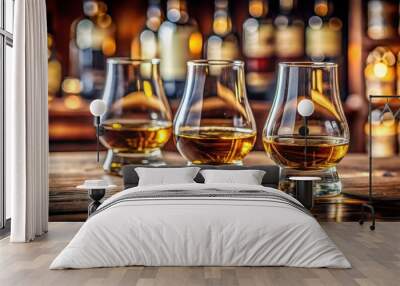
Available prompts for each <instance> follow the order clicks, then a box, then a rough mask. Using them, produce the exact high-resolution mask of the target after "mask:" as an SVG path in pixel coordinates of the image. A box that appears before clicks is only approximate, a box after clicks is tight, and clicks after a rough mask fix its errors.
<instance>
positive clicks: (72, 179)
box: [49, 151, 400, 221]
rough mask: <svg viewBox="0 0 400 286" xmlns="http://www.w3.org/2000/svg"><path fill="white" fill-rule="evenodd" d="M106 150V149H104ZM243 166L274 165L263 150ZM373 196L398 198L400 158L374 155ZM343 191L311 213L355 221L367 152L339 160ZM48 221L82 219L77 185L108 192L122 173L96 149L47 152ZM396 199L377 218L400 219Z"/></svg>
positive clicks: (176, 160)
mask: <svg viewBox="0 0 400 286" xmlns="http://www.w3.org/2000/svg"><path fill="white" fill-rule="evenodd" d="M102 155H104V154H102ZM164 156H165V161H166V162H167V164H170V165H183V164H185V163H186V162H185V160H184V159H183V158H182V157H181V156H180V155H179V154H177V153H174V152H165V153H164ZM244 164H245V165H262V164H273V162H272V161H271V160H270V159H269V158H268V157H267V155H266V154H265V153H264V152H258V151H256V152H251V153H250V154H249V155H248V156H247V157H246V158H245V159H244ZM374 168H375V171H374V180H373V181H374V191H375V193H374V195H375V197H376V198H378V199H380V200H385V199H386V200H388V199H397V198H399V199H400V157H395V158H391V159H389V160H388V159H376V160H374ZM338 172H339V175H340V177H341V178H342V183H343V190H344V191H343V192H344V193H345V194H350V195H357V196H361V197H364V199H359V198H355V197H353V196H348V195H340V196H336V197H331V198H321V199H317V201H316V204H315V208H314V209H313V213H314V215H315V216H316V217H317V218H318V219H319V220H321V221H355V220H358V219H359V213H360V205H361V204H362V203H363V202H365V196H366V195H367V193H368V158H367V156H366V155H365V154H348V155H347V156H346V157H345V158H344V159H343V160H342V162H340V163H339V165H338ZM49 178H50V220H52V221H84V220H85V219H86V211H87V205H88V198H87V194H86V191H84V190H77V189H76V186H77V185H79V184H81V183H82V182H83V181H84V180H88V179H99V178H102V179H105V180H107V181H109V182H110V183H113V184H115V185H117V186H118V188H117V189H115V190H113V191H111V192H108V193H107V195H106V197H108V196H110V195H112V194H113V193H115V192H118V191H121V190H122V178H121V177H118V176H112V175H108V174H106V173H104V171H103V169H102V166H101V165H100V164H97V163H96V156H95V153H94V152H62V153H61V152H60V153H50V174H49ZM398 210H399V204H387V203H381V204H379V203H378V204H377V211H378V213H377V216H378V218H390V219H400V212H399V211H398Z"/></svg>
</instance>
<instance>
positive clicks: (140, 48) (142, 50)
mask: <svg viewBox="0 0 400 286" xmlns="http://www.w3.org/2000/svg"><path fill="white" fill-rule="evenodd" d="M146 16H147V17H146V24H145V27H144V29H143V30H142V31H141V32H140V33H139V35H138V36H137V37H135V39H134V40H133V41H132V45H131V57H132V58H133V59H154V58H158V57H159V51H158V30H159V28H160V25H161V23H162V21H163V15H162V11H161V7H160V0H149V6H148V8H147V13H146Z"/></svg>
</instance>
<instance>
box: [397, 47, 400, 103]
mask: <svg viewBox="0 0 400 286" xmlns="http://www.w3.org/2000/svg"><path fill="white" fill-rule="evenodd" d="M396 74H397V94H398V95H399V94H400V52H399V53H398V54H397V64H396Z"/></svg>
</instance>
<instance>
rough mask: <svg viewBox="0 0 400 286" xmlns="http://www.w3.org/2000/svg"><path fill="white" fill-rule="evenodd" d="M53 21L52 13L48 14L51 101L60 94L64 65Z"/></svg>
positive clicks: (48, 64)
mask: <svg viewBox="0 0 400 286" xmlns="http://www.w3.org/2000/svg"><path fill="white" fill-rule="evenodd" d="M52 24H53V21H52V17H51V15H50V14H48V15H47V69H48V73H47V79H48V95H49V101H51V100H53V99H54V98H55V97H57V96H59V95H60V88H61V78H62V65H61V62H60V57H59V55H58V54H57V50H56V45H55V42H54V33H53V26H52Z"/></svg>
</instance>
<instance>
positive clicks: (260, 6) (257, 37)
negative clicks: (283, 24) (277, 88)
mask: <svg viewBox="0 0 400 286" xmlns="http://www.w3.org/2000/svg"><path fill="white" fill-rule="evenodd" d="M274 34H275V28H274V25H273V19H272V16H271V15H270V9H269V2H268V0H250V1H249V18H247V19H246V20H245V21H244V23H243V45H242V47H243V55H244V57H245V62H246V82H247V90H248V92H249V98H251V99H272V98H273V91H272V89H273V80H274V76H275V73H274V72H275V46H274V45H275V42H274Z"/></svg>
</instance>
